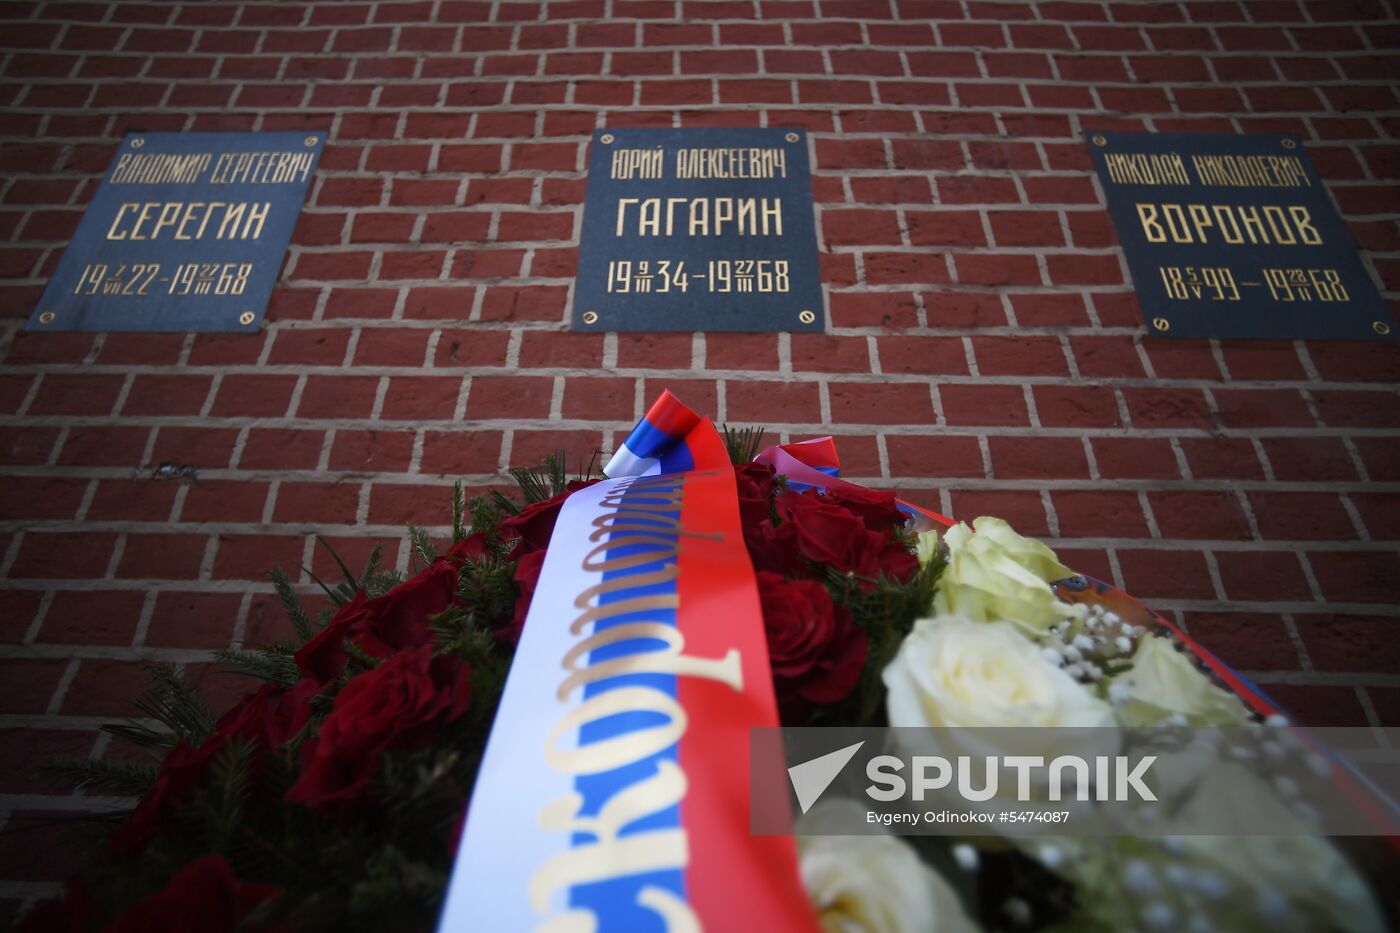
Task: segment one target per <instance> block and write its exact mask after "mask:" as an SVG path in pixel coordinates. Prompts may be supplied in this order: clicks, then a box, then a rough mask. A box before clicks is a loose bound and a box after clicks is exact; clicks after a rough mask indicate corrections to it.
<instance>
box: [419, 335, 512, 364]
mask: <svg viewBox="0 0 1400 933" xmlns="http://www.w3.org/2000/svg"><path fill="white" fill-rule="evenodd" d="M509 342H510V333H509V332H508V331H503V330H486V329H484V328H475V327H474V328H471V329H469V330H444V331H443V332H442V333H441V334H440V335H439V338H438V345H437V351H436V353H435V354H434V359H433V365H434V366H440V367H456V366H503V365H505V361H506V347H507V345H508V344H509Z"/></svg>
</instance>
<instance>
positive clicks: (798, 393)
mask: <svg viewBox="0 0 1400 933" xmlns="http://www.w3.org/2000/svg"><path fill="white" fill-rule="evenodd" d="M872 388H873V387H872ZM646 398H647V400H648V401H650V396H647V397H646ZM725 398H726V413H725V417H726V418H727V419H728V420H729V421H735V422H744V423H751V424H766V423H768V422H771V421H772V420H773V413H774V412H782V420H783V421H784V422H786V423H789V424H812V423H819V422H820V421H821V420H822V417H821V400H820V395H819V391H818V388H817V385H816V383H813V382H767V381H765V382H737V381H728V382H726V384H725ZM692 407H693V403H692ZM834 407H835V404H834V403H833V408H834ZM837 420H842V419H837ZM846 420H849V419H846Z"/></svg>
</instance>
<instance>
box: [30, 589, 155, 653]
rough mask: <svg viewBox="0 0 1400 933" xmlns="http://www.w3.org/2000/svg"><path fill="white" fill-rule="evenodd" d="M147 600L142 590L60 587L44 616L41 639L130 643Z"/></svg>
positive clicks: (60, 642)
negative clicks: (71, 588)
mask: <svg viewBox="0 0 1400 933" xmlns="http://www.w3.org/2000/svg"><path fill="white" fill-rule="evenodd" d="M145 601H146V594H145V593H144V592H143V591H139V590H59V591H58V592H56V593H54V597H53V602H52V604H50V606H49V611H48V613H47V614H46V615H45V616H44V623H43V627H42V628H41V629H40V632H39V642H40V643H41V644H57V645H129V644H131V639H132V638H133V637H134V636H135V634H136V623H137V622H138V621H139V620H140V618H141V607H142V605H143V604H144V603H145Z"/></svg>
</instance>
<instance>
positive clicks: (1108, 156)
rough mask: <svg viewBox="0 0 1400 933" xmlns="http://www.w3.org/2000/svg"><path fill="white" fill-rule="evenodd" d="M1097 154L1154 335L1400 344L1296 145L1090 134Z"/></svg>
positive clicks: (1249, 138)
mask: <svg viewBox="0 0 1400 933" xmlns="http://www.w3.org/2000/svg"><path fill="white" fill-rule="evenodd" d="M1089 150H1090V152H1091V153H1092V154H1093V159H1094V167H1095V168H1096V169H1097V170H1098V173H1099V180H1100V181H1101V182H1102V183H1103V187H1104V191H1105V192H1106V193H1107V195H1108V211H1109V214H1110V215H1111V216H1112V217H1113V225H1114V227H1116V228H1117V230H1118V240H1119V242H1120V243H1122V245H1123V252H1124V253H1125V254H1126V256H1127V259H1128V269H1129V271H1131V272H1132V275H1133V285H1134V287H1135V288H1136V289H1137V295H1138V302H1139V303H1140V304H1141V305H1142V311H1143V316H1144V317H1145V318H1146V319H1147V322H1148V332H1149V333H1153V334H1160V335H1165V336H1171V337H1266V338H1279V337H1283V338H1289V337H1296V338H1309V337H1311V338H1317V339H1331V340H1363V339H1370V340H1381V339H1394V338H1395V336H1396V335H1395V325H1394V322H1393V321H1391V319H1390V315H1389V313H1388V312H1387V311H1386V308H1385V303H1384V302H1383V301H1382V300H1381V296H1380V293H1379V292H1378V291H1377V290H1376V286H1375V283H1374V282H1373V281H1372V279H1371V276H1370V274H1369V273H1368V272H1367V270H1366V267H1365V266H1364V265H1362V263H1361V258H1360V257H1359V256H1358V255H1357V254H1356V249H1355V247H1354V246H1353V245H1352V242H1351V237H1350V235H1349V234H1348V232H1347V229H1346V226H1345V225H1344V224H1343V223H1342V220H1341V217H1339V216H1338V214H1337V210H1336V208H1335V207H1334V206H1333V205H1332V200H1331V198H1330V197H1329V196H1328V194H1327V189H1326V188H1325V187H1324V186H1323V184H1322V180H1321V179H1320V178H1319V177H1318V175H1317V172H1316V171H1314V170H1313V167H1312V165H1311V164H1310V163H1309V161H1308V158H1307V156H1306V155H1305V154H1304V153H1303V147H1302V145H1301V144H1300V143H1299V141H1298V139H1297V137H1295V136H1278V135H1244V136H1240V135H1231V134H1205V133H1108V132H1104V133H1095V132H1091V133H1090V137H1089Z"/></svg>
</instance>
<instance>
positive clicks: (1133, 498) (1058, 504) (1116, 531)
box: [992, 439, 1149, 538]
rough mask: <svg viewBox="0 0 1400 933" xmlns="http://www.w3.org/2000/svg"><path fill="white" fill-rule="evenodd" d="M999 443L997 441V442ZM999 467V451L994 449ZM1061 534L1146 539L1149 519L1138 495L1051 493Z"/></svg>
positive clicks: (1081, 536) (994, 459)
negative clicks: (997, 452) (1143, 512)
mask: <svg viewBox="0 0 1400 933" xmlns="http://www.w3.org/2000/svg"><path fill="white" fill-rule="evenodd" d="M994 440H995V439H994ZM992 465H993V467H994V468H995V466H996V448H995V447H993V448H992ZM1051 499H1052V501H1053V502H1054V506H1055V514H1056V515H1057V516H1059V520H1060V535H1061V537H1065V538H1146V537H1148V534H1149V532H1148V527H1147V519H1146V517H1145V516H1144V515H1143V514H1142V507H1141V505H1140V504H1139V502H1138V497H1137V494H1136V493H1133V492H1116V491H1112V490H1077V489H1076V490H1056V491H1055V492H1054V493H1052V494H1051Z"/></svg>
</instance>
